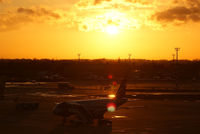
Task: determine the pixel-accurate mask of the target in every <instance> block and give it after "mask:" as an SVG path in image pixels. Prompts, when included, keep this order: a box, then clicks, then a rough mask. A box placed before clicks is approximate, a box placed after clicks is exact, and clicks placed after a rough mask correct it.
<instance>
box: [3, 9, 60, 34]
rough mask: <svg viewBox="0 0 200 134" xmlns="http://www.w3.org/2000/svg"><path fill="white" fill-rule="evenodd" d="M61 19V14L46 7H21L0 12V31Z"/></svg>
mask: <svg viewBox="0 0 200 134" xmlns="http://www.w3.org/2000/svg"><path fill="white" fill-rule="evenodd" d="M59 19H61V15H60V14H58V13H56V12H55V11H52V10H50V9H46V8H23V7H19V8H17V9H16V10H15V11H8V12H6V13H2V14H0V31H7V30H12V29H16V28H19V27H21V26H24V25H26V24H28V23H35V22H40V23H41V22H52V21H57V20H59Z"/></svg>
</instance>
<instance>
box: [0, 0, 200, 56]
mask: <svg viewBox="0 0 200 134" xmlns="http://www.w3.org/2000/svg"><path fill="white" fill-rule="evenodd" d="M199 29H200V0H37V1H35V0H0V47H1V49H0V58H39V59H41V58H51V59H77V57H78V56H77V54H78V53H80V54H81V58H83V59H97V58H107V59H118V58H119V57H120V58H121V59H124V58H128V54H131V55H132V58H136V59H156V60H157V59H168V60H170V59H172V54H175V50H174V48H175V47H180V48H181V49H180V58H181V59H190V60H193V59H200V53H199V52H200V51H199V50H200V45H199V43H200V38H199V35H200V30H199Z"/></svg>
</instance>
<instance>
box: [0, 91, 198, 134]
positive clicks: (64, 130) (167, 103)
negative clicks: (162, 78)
mask: <svg viewBox="0 0 200 134" xmlns="http://www.w3.org/2000/svg"><path fill="white" fill-rule="evenodd" d="M107 93H110V91H108V92H107V91H103V90H100V88H99V90H98V89H96V90H94V89H92V88H89V89H86V88H85V89H84V88H81V89H75V90H72V91H65V90H60V91H58V89H46V88H45V89H35V88H33V89H7V91H6V95H5V100H1V101H0V133H1V134H199V133H200V93H199V92H191V93H187V92H184V93H180V92H177V93H176V92H172V93H170V92H167V93H163V92H161V93H156V92H148V93H147V92H142V93H140V92H138V93H136V92H132V91H128V92H127V98H128V99H129V101H128V102H127V103H125V104H124V105H122V106H121V107H120V108H119V109H118V110H117V111H115V112H107V113H105V115H104V117H105V118H106V119H107V120H111V121H112V126H98V125H96V124H95V123H94V124H93V125H90V126H72V125H67V124H66V125H65V126H62V125H61V121H62V118H61V117H58V116H56V115H53V114H52V109H53V107H54V106H55V104H56V103H58V102H62V101H71V100H82V99H85V100H87V99H95V98H102V97H106V96H107ZM20 102H38V103H39V107H38V109H36V110H16V105H17V104H18V103H20Z"/></svg>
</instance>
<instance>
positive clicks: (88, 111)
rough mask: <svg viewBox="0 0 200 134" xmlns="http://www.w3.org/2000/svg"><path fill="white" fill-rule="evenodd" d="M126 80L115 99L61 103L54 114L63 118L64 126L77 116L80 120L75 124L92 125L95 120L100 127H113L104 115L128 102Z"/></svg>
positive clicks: (54, 110) (74, 121) (57, 105)
mask: <svg viewBox="0 0 200 134" xmlns="http://www.w3.org/2000/svg"><path fill="white" fill-rule="evenodd" d="M125 93H126V78H124V79H123V80H122V81H121V84H120V86H119V89H118V90H117V92H116V95H115V97H114V98H112V99H111V98H105V99H92V100H78V101H70V102H61V103H58V104H56V106H55V107H54V109H53V114H55V115H57V116H61V117H63V121H62V124H63V125H64V124H65V123H66V118H68V117H70V116H72V115H75V116H77V118H78V119H76V120H73V121H71V123H73V124H77V125H78V124H92V123H94V121H95V120H97V123H98V124H99V125H106V124H107V125H109V124H110V125H111V124H112V122H111V121H108V120H105V119H104V113H105V112H107V111H110V112H113V111H115V110H116V109H117V108H118V107H119V106H121V105H122V104H124V103H125V102H127V98H125Z"/></svg>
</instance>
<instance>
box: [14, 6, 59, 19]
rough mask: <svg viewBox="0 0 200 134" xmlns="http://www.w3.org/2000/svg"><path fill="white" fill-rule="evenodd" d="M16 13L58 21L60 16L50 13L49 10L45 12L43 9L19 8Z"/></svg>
mask: <svg viewBox="0 0 200 134" xmlns="http://www.w3.org/2000/svg"><path fill="white" fill-rule="evenodd" d="M17 12H18V13H22V14H26V15H29V16H39V17H41V16H46V17H47V16H48V17H53V18H55V19H59V18H60V15H59V14H57V13H55V12H53V11H51V10H47V9H45V8H37V9H31V8H23V7H20V8H18V9H17Z"/></svg>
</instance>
